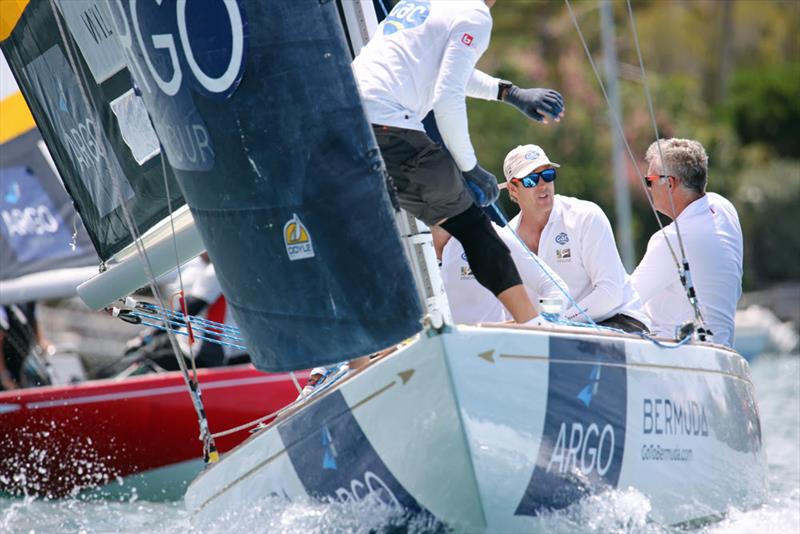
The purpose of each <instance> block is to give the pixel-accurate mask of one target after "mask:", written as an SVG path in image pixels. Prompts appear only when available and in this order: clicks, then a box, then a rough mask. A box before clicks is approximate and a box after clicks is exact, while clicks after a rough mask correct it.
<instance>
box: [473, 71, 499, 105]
mask: <svg viewBox="0 0 800 534" xmlns="http://www.w3.org/2000/svg"><path fill="white" fill-rule="evenodd" d="M499 88H500V78H495V77H494V76H490V75H488V74H486V73H485V72H482V71H480V70H478V69H473V70H472V74H471V75H470V78H469V82H467V91H466V92H467V96H468V97H471V98H480V99H481V100H498V94H499V93H498V91H499Z"/></svg>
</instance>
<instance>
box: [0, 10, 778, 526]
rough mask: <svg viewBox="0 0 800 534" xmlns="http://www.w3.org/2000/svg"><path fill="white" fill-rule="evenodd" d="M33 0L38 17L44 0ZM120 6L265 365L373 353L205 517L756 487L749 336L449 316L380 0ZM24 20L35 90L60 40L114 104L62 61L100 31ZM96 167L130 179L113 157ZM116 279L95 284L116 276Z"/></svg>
mask: <svg viewBox="0 0 800 534" xmlns="http://www.w3.org/2000/svg"><path fill="white" fill-rule="evenodd" d="M56 4H58V5H61V9H62V10H63V9H64V6H65V5H66V4H67V3H66V2H61V3H60V4H59V3H58V2H56ZM35 7H40V6H29V7H28V9H26V10H25V12H24V13H22V14H21V18H22V19H23V20H24V19H26V18H28V19H29V20H30V19H31V18H32V17H35V16H36V15H37V11H45V10H46V8H47V6H44V7H40V9H38V10H37V9H33V8H35ZM106 8H107V9H108V11H109V13H108V14H109V15H110V17H111V20H113V26H112V29H113V34H115V35H117V36H118V38H119V40H120V42H121V44H122V48H123V49H124V55H125V62H126V64H127V66H128V69H129V71H130V74H131V76H132V78H133V79H134V80H135V83H136V90H137V93H136V95H137V96H139V95H141V100H142V104H143V107H144V108H146V109H147V111H148V112H149V117H150V120H151V121H152V126H153V129H154V132H155V135H156V136H157V138H158V140H159V142H160V147H161V148H162V149H163V152H164V154H165V159H164V160H162V161H163V164H164V165H163V166H164V169H165V175H166V174H169V175H172V176H174V178H175V181H176V182H177V184H178V185H179V187H180V191H181V192H182V194H183V197H184V198H185V199H186V202H187V204H188V206H189V209H190V211H191V215H192V218H193V223H194V227H195V228H196V231H197V233H198V234H199V236H200V239H201V240H202V244H203V245H204V246H205V248H206V249H207V250H208V253H209V255H210V257H211V259H212V261H213V262H214V264H215V265H216V267H217V272H218V273H219V276H220V282H221V284H222V286H223V290H224V292H225V294H226V295H227V296H228V297H229V303H230V305H231V306H232V309H233V312H234V314H235V316H236V320H237V323H238V324H239V325H240V326H241V329H242V332H243V334H244V336H245V338H246V339H247V341H248V346H249V347H250V348H251V357H252V359H253V361H254V363H255V365H256V366H257V367H258V368H259V369H262V370H265V371H289V370H294V369H302V368H307V367H311V366H313V365H329V364H333V363H335V362H340V361H343V360H348V359H351V358H355V357H358V356H362V355H369V354H377V356H376V357H375V358H373V359H372V362H371V365H369V366H367V367H365V368H363V369H361V370H359V371H355V372H351V373H349V374H346V375H343V376H342V378H340V379H338V380H335V381H332V382H330V383H329V384H330V385H329V386H328V387H324V388H321V389H320V390H318V391H316V392H315V394H314V395H311V396H309V397H308V398H307V399H303V398H302V397H301V400H300V401H298V402H295V403H293V404H292V405H291V406H289V407H288V408H287V409H286V410H285V411H284V412H283V413H281V414H279V416H278V417H277V418H276V420H275V421H274V422H273V423H271V424H269V425H266V426H265V427H263V428H260V429H258V430H257V431H256V432H255V433H254V434H253V435H252V436H251V437H250V438H249V439H248V440H246V441H245V442H244V443H242V444H241V445H239V446H238V447H236V448H235V449H234V450H232V451H231V452H229V453H228V454H227V455H224V456H223V457H222V459H221V460H220V461H218V462H214V461H211V462H210V463H209V465H208V467H207V469H206V470H205V471H204V472H203V473H202V474H201V475H200V476H199V477H198V478H197V479H196V480H195V481H194V482H193V483H192V485H191V486H190V487H189V489H188V490H187V493H186V496H185V502H186V506H187V509H188V510H189V511H190V513H191V514H192V516H193V517H196V518H199V519H202V518H207V517H219V516H220V515H222V514H227V513H230V512H231V511H234V510H236V509H237V508H241V507H246V506H250V505H252V504H253V503H255V502H257V501H258V500H260V499H265V498H270V497H274V496H277V497H283V498H289V499H297V498H309V497H310V498H316V499H323V500H331V501H345V502H354V501H365V500H368V501H370V502H372V503H375V504H378V505H381V506H386V507H389V508H393V509H396V510H398V511H404V512H407V513H411V514H417V515H422V516H425V517H431V518H434V519H435V520H436V521H441V522H443V523H444V524H446V525H447V526H449V527H452V528H455V529H457V530H469V531H480V530H487V531H525V530H531V529H532V528H534V527H535V525H536V521H537V518H538V517H540V516H541V515H543V514H545V513H548V512H549V511H552V510H558V509H562V508H565V507H567V506H569V505H571V504H572V503H575V502H577V501H578V500H580V499H581V498H582V497H583V496H586V495H589V494H592V493H596V492H602V491H605V490H607V489H613V488H626V487H629V486H630V487H634V488H636V489H637V490H638V491H640V492H642V493H643V494H645V495H646V496H647V497H648V498H649V499H650V501H651V503H652V507H653V510H652V516H653V517H654V519H656V520H657V521H659V522H664V523H668V524H672V523H682V522H687V521H694V520H699V519H703V518H708V517H713V516H716V515H718V514H720V513H722V512H724V510H725V509H726V508H727V507H728V506H730V505H734V506H739V507H741V506H748V505H750V504H754V503H756V502H758V501H759V499H760V498H761V497H762V495H763V491H764V489H765V485H766V478H765V475H766V469H765V465H766V460H765V455H764V450H763V446H762V441H761V428H760V422H759V416H758V408H757V404H756V401H755V395H754V389H753V385H752V382H751V380H750V375H749V368H748V366H747V363H746V362H745V361H744V360H743V359H742V358H741V357H740V356H739V355H738V354H736V353H735V352H734V351H732V350H730V349H728V348H726V347H723V346H720V345H715V344H713V343H708V342H699V341H697V340H696V339H693V338H691V337H686V338H684V339H683V340H682V342H680V343H675V342H674V341H672V340H658V339H642V338H639V337H636V336H632V335H626V334H620V333H616V332H608V331H601V330H594V329H588V328H579V327H572V326H563V325H551V326H543V327H519V326H509V325H484V326H462V325H453V324H451V323H450V321H449V320H448V317H447V313H446V307H444V306H442V305H441V304H442V292H441V291H440V289H441V284H440V283H439V282H437V281H436V276H435V269H433V270H432V269H430V268H429V265H430V263H431V262H430V254H429V253H428V252H429V249H430V247H429V243H430V235H429V234H426V232H425V230H424V228H422V227H421V226H420V225H418V224H417V223H416V222H415V221H413V220H409V219H408V217H407V216H405V215H404V214H402V213H400V214H395V212H394V211H393V209H392V207H391V204H390V199H389V197H388V194H387V193H386V188H385V184H384V178H383V173H382V163H381V160H380V156H379V151H378V149H377V146H376V144H375V140H374V138H373V136H372V134H371V130H370V129H369V126H368V124H367V123H366V120H365V118H364V114H363V111H362V108H361V103H360V100H359V97H358V92H357V89H356V86H355V82H354V80H353V77H352V73H351V71H350V60H351V57H352V54H353V53H354V52H356V51H357V49H358V47H359V46H360V45H361V44H363V43H364V42H365V41H366V40H367V39H368V37H369V34H370V32H371V31H374V30H375V27H376V25H377V19H376V17H375V13H374V9H373V7H372V4H371V3H370V2H359V1H356V0H348V1H341V2H325V1H323V2H297V1H295V0H285V1H278V0H275V1H271V2H257V1H248V0H228V1H225V2H222V3H217V4H214V5H206V4H204V5H203V6H202V8H200V7H199V5H198V4H196V3H194V4H193V3H187V2H180V1H177V2H170V1H165V2H161V3H135V2H129V3H119V2H118V3H113V2H112V3H110V5H108V6H106ZM411 11H413V10H411ZM411 11H409V12H407V13H405V14H406V15H408V16H413V12H411ZM298 28H302V31H298ZM343 28H344V31H343ZM67 30H69V31H70V32H73V33H77V32H80V31H82V30H81V29H80V27H78V26H77V25H76V26H75V27H68V28H67ZM23 37H24V36H23V35H22V34H21V32H20V35H18V31H17V30H16V29H15V30H14V32H13V33H12V35H11V38H10V39H9V40H8V41H6V42H5V43H4V50H5V49H6V47H8V48H12V47H13V48H15V50H16V51H17V57H18V61H17V62H16V63H18V66H19V69H20V70H21V71H23V72H24V77H28V78H30V84H31V85H37V84H38V85H41V86H47V82H48V81H49V80H52V78H53V75H51V74H50V72H51V71H52V70H53V69H52V68H51V69H37V68H35V64H36V62H37V61H38V60H39V58H44V57H45V56H47V55H48V54H50V55H51V56H53V55H57V53H61V56H58V58H57V59H54V58H53V57H48V58H46V59H47V60H48V62H49V64H50V65H56V64H57V65H60V66H61V70H60V71H59V74H60V78H61V79H62V80H65V79H66V80H69V79H74V80H75V84H76V89H75V90H74V91H73V92H72V94H73V95H74V98H75V100H76V102H78V103H79V104H80V107H81V109H82V113H83V114H84V116H85V117H93V116H100V117H107V116H108V113H107V110H106V107H105V106H104V105H103V103H102V101H100V100H98V98H97V95H96V94H94V93H92V92H90V91H82V92H81V91H80V90H79V89H78V88H79V87H81V85H80V84H79V83H78V80H77V79H76V78H77V77H76V76H72V77H71V78H70V76H69V75H68V72H67V71H69V72H73V73H74V72H76V71H81V72H82V71H86V70H87V68H86V63H88V64H89V65H90V66H91V65H92V63H95V64H99V63H100V61H99V58H98V56H97V54H96V51H94V50H93V49H92V48H91V43H89V44H87V45H86V46H83V45H82V44H81V39H80V38H77V37H76V38H75V39H74V41H75V42H76V43H77V46H75V47H74V48H75V49H71V50H69V51H68V52H69V56H70V57H69V58H68V57H67V55H66V54H64V53H63V52H62V51H61V49H58V50H57V53H56V52H53V48H48V47H47V46H46V45H41V46H38V47H34V48H33V49H26V50H22V51H20V50H21V49H24V48H25V47H26V46H28V45H29V44H30V43H28V42H27V41H25V40H24V38H23ZM31 65H34V67H31ZM95 66H97V65H95ZM87 77H88V76H87ZM57 96H58V95H57V94H53V95H51V98H53V97H56V98H57ZM43 111H44V115H47V116H48V117H49V118H50V119H51V120H54V119H53V118H52V115H53V114H55V113H56V111H55V110H43ZM103 124H106V123H103ZM115 124H116V123H115V122H114V121H113V120H112V121H110V126H108V125H106V126H107V127H106V131H107V130H109V129H113V127H114V126H115ZM95 131H96V132H100V133H101V132H102V131H101V130H99V129H98V130H95ZM58 135H59V134H58V132H55V135H53V136H52V137H53V139H51V140H52V141H53V142H55V143H58V142H61V143H62V144H63V143H64V140H63V139H61V140H59V139H58ZM106 135H108V134H106ZM63 157H64V162H63V164H64V165H69V164H72V165H74V162H73V160H74V157H73V156H72V155H71V154H69V153H64V154H63ZM98 172H100V173H101V174H103V176H102V178H103V179H105V180H109V181H111V182H110V183H116V184H117V185H116V186H115V187H117V191H119V185H118V182H114V180H115V178H116V177H117V176H118V174H119V172H118V170H117V169H116V168H113V166H112V165H105V164H104V165H103V166H102V168H99V169H98ZM170 190H171V189H170ZM396 217H397V219H399V221H398V220H397V219H396ZM398 228H400V231H398ZM176 239H177V240H178V242H179V243H180V238H176ZM148 250H149V249H148ZM140 256H141V257H142V258H143V259H141V260H140V262H142V263H144V262H145V261H146V259H145V258H146V255H145V254H140ZM90 282H91V281H90ZM104 284H105V282H103V283H100V282H97V284H96V285H95V286H94V288H95V289H98V288H99V289H98V290H97V291H94V292H93V293H92V294H93V295H104V296H105V297H104V298H118V297H119V296H120V295H121V294H120V293H119V290H120V289H121V287H116V288H114V287H112V285H111V284H108V285H104ZM90 285H91V284H90ZM114 290H116V291H117V295H116V296H113V293H114ZM98 299H99V300H103V299H101V298H99V297H98ZM423 304H424V306H425V308H426V309H427V313H426V314H425V315H424V316H423ZM387 347H389V349H387ZM212 460H213V459H212Z"/></svg>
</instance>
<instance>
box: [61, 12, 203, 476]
mask: <svg viewBox="0 0 800 534" xmlns="http://www.w3.org/2000/svg"><path fill="white" fill-rule="evenodd" d="M49 3H50V10H51V11H52V14H53V18H54V19H55V21H56V25H57V26H58V32H59V35H60V37H61V40H62V42H63V43H64V49H65V51H66V53H67V56H68V59H69V63H70V67H71V68H72V70H73V72H74V73H75V75H76V76H77V77H79V78H80V80H79V83H78V90H79V91H80V94H81V98H82V100H83V103H84V105H85V106H86V109H87V110H88V112H89V113H91V114H92V118H93V119H94V120H95V122H96V124H97V125H98V131H102V130H101V129H100V128H101V126H102V124H103V123H102V121H100V120H99V119H100V117H99V114H98V112H97V109H96V108H95V107H94V106H92V105H91V101H90V100H89V97H88V96H87V95H86V90H85V88H84V84H86V85H87V86H88V83H87V80H86V78H85V75H84V73H83V71H82V70H81V69H79V68H78V66H77V61H76V60H75V55H76V53H75V50H73V48H74V47H75V43H74V42H71V41H70V40H68V39H67V38H66V32H65V31H64V26H63V24H62V22H61V19H60V18H59V10H58V9H57V8H56V6H55V0H50V2H49ZM98 135H100V134H98ZM163 157H164V156H163V154H162V158H163ZM105 165H106V166H107V167H106V170H107V171H108V174H109V176H111V177H112V180H114V181H115V182H117V183H118V182H120V180H119V177H118V176H116V173H114V172H112V170H111V168H110V163H109V162H108V160H106V163H105ZM117 183H115V184H114V185H118V184H117ZM116 193H117V195H118V196H119V201H120V206H121V208H122V214H123V218H124V219H125V223H126V225H127V226H128V231H129V232H130V233H131V237H133V238H134V239H133V242H134V245H135V246H136V252H137V254H138V255H139V257H140V258H142V260H143V261H142V266H143V268H144V270H145V273H146V274H147V275H148V277H149V278H150V281H149V285H150V289H151V291H153V294H154V295H156V298H158V300H159V302H161V304H162V306H163V305H164V299H163V296H162V295H161V291H160V290H159V288H158V284H156V283H155V276H154V275H153V273H154V271H153V267H152V264H151V262H150V257H149V255H148V254H147V250H146V249H145V247H144V244H143V243H142V242H141V235H139V231H138V228H137V227H136V225H135V224H134V221H133V217H132V215H131V213H130V210H129V209H128V206H127V204H126V202H125V198H123V196H122V190H121V189H119V188H116ZM167 336H168V337H169V341H170V345H171V346H172V351H173V354H174V355H175V359H176V360H177V361H178V366H179V367H180V369H181V374H182V376H183V380H184V382H185V383H186V386H187V388H188V389H189V395H190V398H191V399H192V405H193V406H194V408H195V412H197V417H198V424H199V426H200V439H201V440H202V441H203V452H204V456H205V459H206V462H207V463H208V461H209V459H211V461H216V459H217V458H218V453H217V449H216V445H215V444H214V439H213V438H212V437H211V431H210V430H209V428H208V420H207V419H206V414H205V407H204V406H203V400H202V393H201V391H200V384H199V382H197V381H196V377H195V380H192V379H191V377H190V376H189V371H188V370H187V369H186V362H184V361H183V356H181V352H180V349H179V347H178V340H177V337H176V336H175V334H174V332H173V331H172V329H171V328H170V327H169V325H167Z"/></svg>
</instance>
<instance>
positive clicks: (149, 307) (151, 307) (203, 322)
mask: <svg viewBox="0 0 800 534" xmlns="http://www.w3.org/2000/svg"><path fill="white" fill-rule="evenodd" d="M136 309H137V310H139V311H146V312H148V311H149V312H159V313H162V314H163V313H164V312H165V310H163V309H162V308H161V307H159V306H156V305H155V304H151V303H149V302H138V303H137V307H136ZM166 313H167V315H168V316H169V317H172V318H173V319H176V320H178V321H184V322H185V321H186V320H187V317H188V320H189V321H191V322H192V323H196V324H198V325H200V326H203V327H205V328H213V329H215V330H219V331H220V332H228V333H229V334H234V335H235V334H239V333H240V330H239V329H238V328H237V327H235V326H230V325H226V324H224V323H218V322H216V321H209V320H208V319H204V318H203V317H198V316H196V315H189V316H186V315H184V314H183V313H180V312H175V311H169V310H166Z"/></svg>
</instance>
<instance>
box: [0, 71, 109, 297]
mask: <svg viewBox="0 0 800 534" xmlns="http://www.w3.org/2000/svg"><path fill="white" fill-rule="evenodd" d="M5 84H6V80H3V85H4V87H3V89H4V91H3V94H6V93H7V92H10V94H7V95H6V96H5V97H4V98H2V99H1V100H0V117H3V122H2V126H0V154H2V157H0V303H2V304H8V303H10V302H22V301H28V300H37V299H41V298H57V297H64V296H68V295H74V294H75V286H76V285H77V283H78V282H79V281H83V279H85V278H86V277H88V276H90V275H91V274H92V273H93V272H96V271H97V265H98V263H99V262H100V260H99V259H98V258H97V255H96V254H95V252H94V249H93V248H92V244H91V241H90V240H89V236H88V235H87V233H86V230H85V229H84V227H83V224H82V222H81V220H80V218H79V217H78V215H77V213H75V210H74V208H73V207H72V203H71V201H70V198H69V197H68V196H67V193H66V191H64V186H63V185H62V184H61V181H60V180H59V178H58V175H57V173H56V171H55V168H54V167H53V166H52V160H51V159H50V155H49V152H48V151H47V147H46V146H45V144H44V141H42V137H41V135H40V134H39V131H38V130H37V128H36V125H35V123H34V121H33V117H31V115H30V112H29V111H28V108H27V106H26V105H25V101H24V100H23V98H22V95H21V94H20V93H19V92H18V91H17V92H12V91H6V90H5V89H6V87H5ZM11 89H12V90H13V89H14V88H11Z"/></svg>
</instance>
